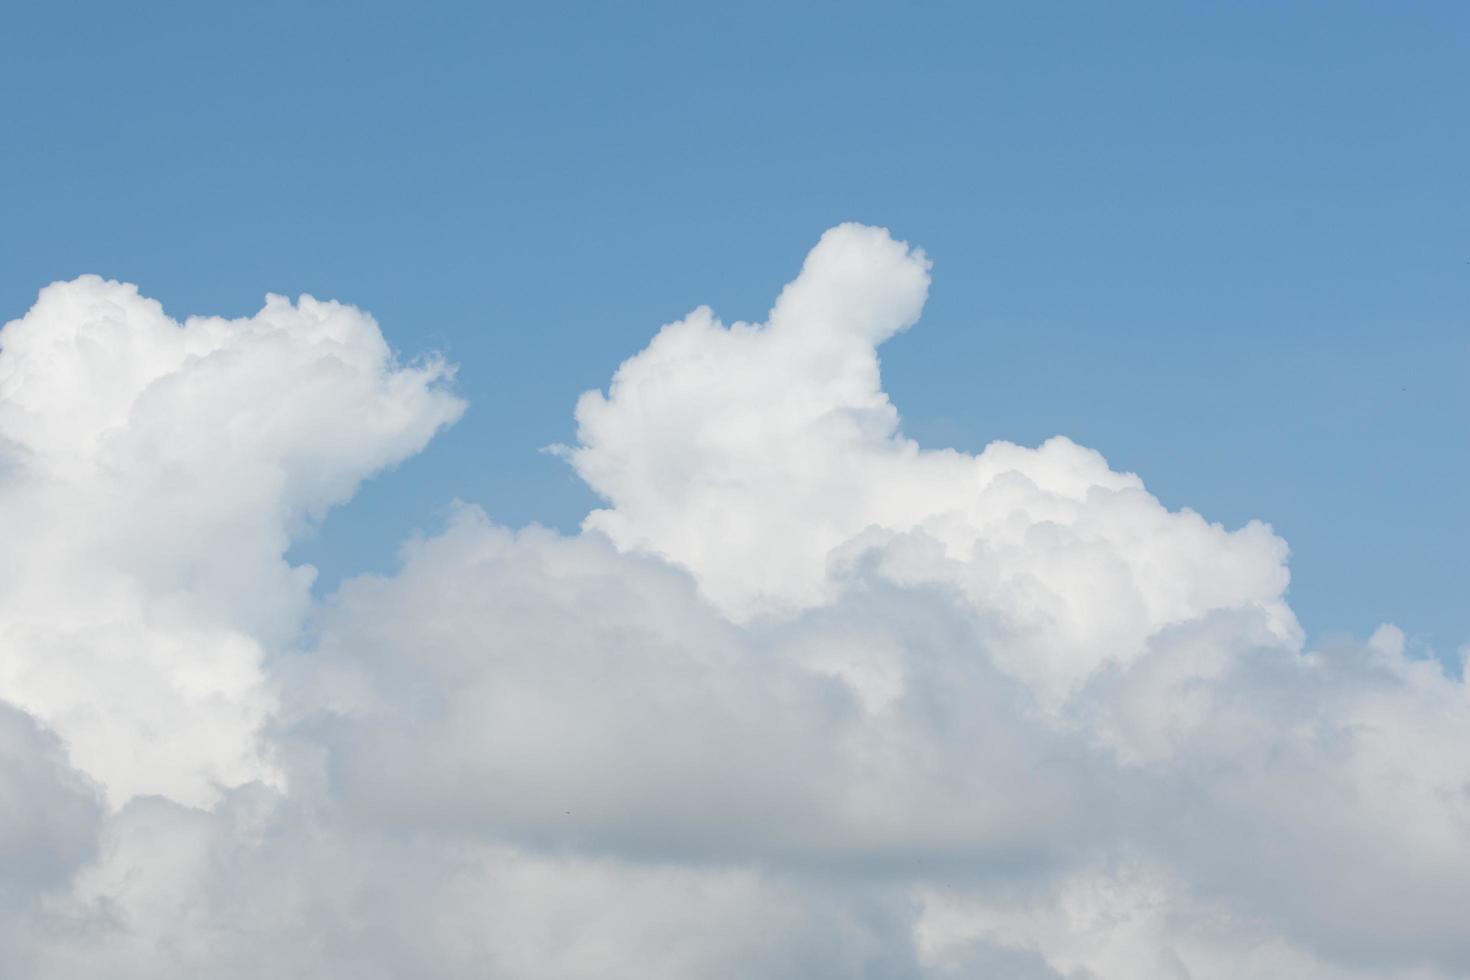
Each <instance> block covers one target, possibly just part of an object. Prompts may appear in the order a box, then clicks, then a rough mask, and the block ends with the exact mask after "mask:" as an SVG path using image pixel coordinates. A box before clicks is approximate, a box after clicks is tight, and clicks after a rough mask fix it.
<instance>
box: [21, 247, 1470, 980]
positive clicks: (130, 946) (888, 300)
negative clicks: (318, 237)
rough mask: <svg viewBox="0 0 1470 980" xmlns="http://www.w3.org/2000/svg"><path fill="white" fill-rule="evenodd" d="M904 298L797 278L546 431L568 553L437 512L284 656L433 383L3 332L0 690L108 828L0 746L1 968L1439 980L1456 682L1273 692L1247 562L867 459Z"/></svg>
mask: <svg viewBox="0 0 1470 980" xmlns="http://www.w3.org/2000/svg"><path fill="white" fill-rule="evenodd" d="M928 270H929V266H928V262H927V260H926V259H925V258H924V257H923V256H922V254H921V253H918V252H916V251H913V250H911V249H909V248H908V247H907V246H905V245H903V244H901V243H897V242H894V241H892V240H891V239H890V238H889V236H888V235H887V234H886V233H885V232H883V231H880V230H876V229H870V228H861V227H858V226H843V227H841V228H837V229H834V230H832V231H831V232H828V234H827V235H826V236H824V237H823V239H822V242H821V243H820V244H819V245H818V247H817V248H816V249H815V250H814V251H813V253H812V255H811V256H810V257H809V258H808V260H807V263H806V265H805V267H804V268H803V271H802V274H801V276H800V277H799V278H798V279H797V280H796V281H795V282H794V283H793V284H792V285H791V286H789V287H787V289H786V290H785V291H784V292H783V293H782V295H781V297H780V299H779V300H778V301H777V304H776V306H775V308H774V309H773V311H772V313H771V315H770V316H769V318H768V322H767V323H766V324H763V325H756V326H750V325H743V324H736V325H733V326H731V327H728V328H727V327H724V326H722V325H720V324H719V323H718V322H717V321H716V320H715V319H714V317H713V315H712V314H711V313H710V312H709V311H708V310H700V311H696V312H695V313H693V314H691V315H690V316H689V317H688V318H686V319H685V320H683V321H680V322H679V323H676V324H672V325H670V326H668V327H665V328H664V329H663V330H662V331H661V332H660V333H659V334H658V336H657V337H656V338H655V339H654V341H653V342H652V343H651V344H650V345H649V347H648V348H647V349H646V350H644V351H643V352H641V353H639V354H637V355H635V356H634V357H633V358H631V359H630V360H629V361H627V362H626V363H625V364H624V365H623V366H622V367H621V368H620V369H619V371H618V373H617V376H616V377H615V379H614V381H613V384H612V386H611V388H610V389H609V391H608V392H607V393H606V394H605V395H604V394H599V393H592V394H589V395H587V396H584V398H583V399H582V401H581V402H580V404H579V405H578V409H577V420H578V426H579V429H578V436H579V443H578V445H577V446H575V447H572V448H570V449H567V450H566V453H567V455H568V457H569V459H570V460H571V462H572V463H573V465H574V466H575V467H576V469H577V471H578V472H579V473H580V474H581V475H582V476H583V477H584V478H585V479H586V480H587V481H588V483H589V484H590V485H591V486H592V487H593V488H594V489H596V490H597V491H598V492H599V493H601V494H602V495H603V496H604V497H605V498H606V500H607V507H606V508H605V509H602V510H599V511H596V512H594V513H593V514H592V515H590V516H589V517H588V520H587V526H586V528H585V529H584V531H583V532H582V533H580V534H578V535H574V536H563V535H560V534H557V533H555V532H552V531H548V530H545V529H542V528H538V527H529V528H524V529H520V530H513V529H508V528H504V527H500V526H498V525H496V524H495V523H494V522H493V521H492V520H490V518H488V517H487V516H486V515H485V514H483V513H482V512H481V511H479V510H478V509H476V508H474V507H470V506H463V507H461V508H460V509H459V510H458V511H457V513H456V514H455V516H454V518H453V519H452V520H451V522H450V523H449V525H448V526H447V527H446V528H445V529H444V530H443V531H442V532H441V533H439V534H437V535H435V536H433V537H431V538H428V539H426V540H421V541H414V542H410V543H409V544H408V545H407V546H406V547H405V550H404V560H403V565H402V568H401V569H400V571H399V572H397V573H396V574H394V575H392V576H387V577H380V576H367V577H363V578H360V579H357V580H354V581H350V582H348V583H347V584H346V585H344V586H343V588H342V589H341V590H339V592H338V593H337V594H336V595H335V596H333V597H332V598H331V599H330V600H328V601H327V602H326V603H324V604H322V605H320V606H318V607H316V608H314V609H312V608H310V607H309V600H308V593H307V591H306V586H307V581H306V575H305V574H303V573H302V572H301V571H299V570H293V569H291V568H289V567H288V566H287V565H286V564H285V563H284V561H283V560H282V558H281V555H282V554H283V552H284V549H285V547H286V545H287V543H288V542H289V539H290V535H291V534H293V533H295V532H296V531H298V530H299V529H300V528H301V527H302V526H304V524H306V523H307V522H309V521H310V520H311V519H312V518H313V517H314V516H315V515H318V514H320V513H321V512H322V511H323V510H324V509H325V508H326V507H328V506H330V505H332V504H333V503H336V502H339V501H341V500H343V499H345V498H346V497H347V496H348V495H350V493H351V492H352V490H353V488H354V487H355V485H356V484H357V482H358V481H359V480H361V479H362V478H363V477H365V476H367V475H369V474H371V473H372V472H374V471H375V470H377V469H381V468H382V467H384V466H387V465H392V464H393V463H394V462H396V461H397V460H399V459H401V458H403V457H404V456H406V455H409V454H411V453H412V452H414V451H415V450H416V449H418V448H419V447H420V446H421V445H422V444H423V443H424V441H425V440H427V439H428V438H429V437H430V435H431V434H432V433H433V431H434V430H435V429H436V428H438V427H439V426H440V425H443V424H445V423H446V422H448V421H450V420H452V419H453V418H454V417H455V415H456V414H457V413H458V411H459V403H458V402H457V401H455V400H454V399H453V398H452V397H451V396H450V395H448V394H446V393H445V391H444V390H443V381H444V379H445V377H446V369H445V368H444V367H443V366H441V365H438V364H434V363H429V364H426V365H422V366H419V367H403V366H400V365H398V364H396V362H394V360H393V359H392V357H391V355H390V354H389V352H388V350H387V348H386V347H385V346H384V345H383V342H382V339H381V337H380V335H379V334H378V332H377V329H376V326H375V325H373V324H372V322H371V320H369V319H368V318H367V317H365V316H364V315H363V314H361V313H359V312H357V311H355V310H352V309H350V308H348V307H340V306H336V305H332V304H318V303H316V302H315V301H312V300H309V299H303V300H302V301H301V302H300V303H299V304H297V305H295V306H292V305H290V304H287V303H286V302H285V301H282V300H275V299H273V300H271V301H270V302H269V303H268V304H267V306H266V308H265V310H263V311H262V312H261V313H260V314H259V315H257V316H256V317H254V318H251V319H250V320H246V321H237V322H234V323H225V322H223V321H215V320H193V321H188V322H187V323H186V324H185V325H184V326H182V327H181V326H179V325H177V324H173V323H171V322H170V321H168V320H167V319H166V318H165V317H163V315H162V313H161V311H159V310H158V309H157V307H156V305H155V304H151V303H150V302H149V301H146V300H143V299H140V298H139V297H138V296H137V294H136V293H135V292H134V291H132V290H131V289H130V288H128V287H122V286H118V285H116V284H105V283H102V282H101V281H100V280H82V281H79V282H77V283H73V284H67V285H63V286H59V287H52V288H51V289H50V290H48V291H47V292H46V293H43V296H42V299H41V301H40V302H39V303H38V306H37V308H36V309H35V310H33V311H32V312H31V313H30V314H29V315H28V316H27V317H26V318H24V319H23V320H20V321H17V322H16V323H14V324H11V325H10V326H8V327H7V328H6V330H5V332H4V333H3V334H0V344H3V345H4V353H3V354H0V434H3V435H4V437H5V439H7V440H8V444H7V448H6V449H5V451H4V455H5V459H6V460H7V465H8V470H7V472H6V475H5V477H4V479H5V483H4V489H3V490H0V516H4V517H5V519H6V520H7V523H8V522H9V521H10V520H17V521H19V522H20V527H21V528H22V531H21V532H20V534H19V535H18V539H17V540H18V544H17V546H16V548H15V549H14V550H13V551H10V552H7V554H6V556H5V558H4V559H3V560H0V575H3V576H5V578H4V579H3V584H4V586H5V588H4V590H3V591H0V631H3V632H0V636H3V637H4V638H5V643H6V646H5V647H4V648H3V652H0V668H3V670H4V671H5V673H4V675H3V680H4V683H5V684H6V688H5V691H4V693H5V694H6V696H9V697H11V698H12V700H14V701H16V702H17V703H18V704H20V705H21V706H22V707H23V708H25V709H26V710H28V711H29V712H30V713H31V714H32V715H34V716H35V717H36V718H39V719H40V720H41V721H42V722H44V723H45V724H47V725H49V726H51V727H52V728H54V729H55V730H56V731H57V732H58V733H59V734H60V736H61V737H62V738H64V739H65V740H66V741H67V744H68V745H69V746H70V749H71V753H72V759H73V761H74V762H75V764H76V765H77V766H78V767H79V768H80V769H82V770H84V771H85V772H87V773H90V774H91V775H92V776H94V777H95V778H97V779H98V780H100V781H101V782H102V783H103V784H104V785H105V786H106V789H107V791H108V794H109V797H110V799H111V800H112V802H113V803H114V808H113V809H112V810H111V811H104V810H103V809H102V807H101V806H100V804H99V803H98V801H97V798H96V796H95V793H94V790H93V789H92V787H91V786H90V784H89V783H88V781H87V779H86V778H85V777H84V776H82V775H81V774H80V773H77V772H76V771H74V770H72V769H70V768H68V765H67V762H66V760H65V759H64V758H62V756H61V753H60V748H59V743H58V742H57V741H56V739H55V738H54V737H53V736H52V735H49V734H48V733H47V732H46V731H45V730H44V729H43V728H42V726H41V725H40V724H39V723H38V722H37V721H36V720H35V719H33V718H28V717H26V715H24V714H22V713H20V712H12V713H11V714H6V713H5V712H4V711H3V710H0V785H4V786H7V787H9V786H26V787H34V788H33V789H26V790H25V791H24V792H25V793H26V794H27V797H26V798H27V799H28V800H31V801H33V802H32V804H31V805H30V808H29V809H25V808H20V809H15V810H14V811H13V813H11V814H9V815H7V816H5V817H4V818H3V819H0V855H18V854H40V855H44V856H43V857H42V858H40V859H37V860H35V861H33V862H32V865H31V866H32V868H33V870H32V871H31V872H28V874H29V878H27V879H26V880H27V882H28V883H27V884H26V885H25V886H24V887H23V888H22V889H20V890H19V891H17V892H15V897H14V899H13V900H11V903H10V905H9V906H8V907H7V908H6V909H5V910H4V911H3V913H0V914H3V915H4V917H5V918H4V920H3V922H0V928H3V930H4V932H3V935H4V936H5V937H7V941H6V942H5V943H4V944H3V946H4V948H5V950H6V951H7V952H5V953H3V954H0V956H4V957H8V959H0V967H8V972H10V973H16V974H19V975H25V976H34V977H41V978H49V977H70V976H78V975H105V976H112V977H139V978H142V977H171V976H176V977H192V976H199V975H209V976H212V977H223V978H228V977H253V976H261V975H279V976H323V977H331V976H340V977H348V976H350V977H353V978H360V977H368V978H372V977H396V976H416V977H429V978H437V977H443V978H453V977H464V976H484V975H489V976H506V977H531V978H538V977H545V978H582V977H588V978H591V977H605V976H624V975H636V976H644V977H650V978H662V977H668V978H689V977H700V978H705V977H710V978H723V977H731V978H733V977H747V976H762V977H792V978H796V977H802V978H808V977H854V976H882V977H885V978H886V977H934V978H939V977H964V976H1006V977H1018V978H1025V977H1037V978H1056V977H1095V978H1102V980H1111V978H1130V980H1131V978H1136V977H1155V976H1157V977H1190V978H1239V977H1279V976H1293V977H1306V978H1322V980H1327V978H1332V980H1346V978H1368V977H1378V976H1384V975H1392V976H1403V977H1419V978H1426V980H1428V978H1447V977H1463V976H1470V941H1467V940H1466V938H1465V936H1466V931H1465V930H1464V928H1463V923H1462V922H1461V921H1460V919H1461V917H1462V910H1463V908H1464V907H1465V905H1466V901H1467V899H1470V884H1467V883H1470V833H1467V830H1470V793H1467V788H1470V759H1467V758H1466V757H1465V755H1464V753H1463V752H1462V751H1461V747H1462V746H1464V745H1465V744H1467V739H1470V698H1467V691H1466V687H1465V685H1464V684H1463V683H1461V682H1460V680H1459V679H1458V678H1450V677H1447V676H1446V675H1445V674H1444V673H1443V671H1442V670H1441V669H1440V667H1439V666H1438V665H1437V664H1434V663H1428V662H1420V661H1415V660H1413V659H1411V658H1410V657H1409V656H1407V655H1406V653H1405V651H1404V644H1403V637H1402V633H1401V632H1399V631H1398V630H1396V629H1395V628H1393V627H1391V626H1385V627H1383V628H1381V629H1380V630H1379V631H1378V632H1377V633H1375V634H1374V636H1373V638H1372V639H1371V640H1369V641H1367V642H1365V643H1361V644H1342V645H1339V646H1334V647H1327V648H1322V649H1316V650H1304V649H1303V644H1302V640H1301V634H1300V630H1299V629H1298V628H1297V626H1296V623H1295V620H1294V618H1293V616H1292V614H1291V611H1290V609H1289V607H1288V606H1287V604H1286V601H1285V598H1284V596H1285V590H1286V586H1287V572H1286V567H1285V558H1286V548H1285V545H1284V544H1283V543H1282V542H1281V540H1280V539H1279V538H1277V537H1276V536H1275V535H1274V534H1272V533H1271V531H1270V529H1269V528H1267V527H1266V526H1264V525H1262V524H1258V523H1252V524H1250V525H1247V526H1246V527H1244V528H1241V529H1239V530H1234V531H1230V530H1226V529H1224V528H1221V527H1219V526H1217V525H1212V524H1209V523H1208V522H1207V521H1205V520H1204V519H1203V518H1201V517H1199V516H1198V515H1195V514H1193V513H1191V512H1188V511H1184V512H1170V511H1168V510H1167V509H1166V508H1164V507H1163V506H1162V505H1160V504H1159V502H1158V501H1157V500H1155V499H1154V498H1153V497H1152V496H1151V495H1149V494H1148V493H1147V491H1146V490H1145V489H1144V487H1143V484H1142V482H1141V481H1140V480H1139V479H1138V478H1137V477H1136V476H1134V475H1132V474H1126V473H1116V472H1114V471H1112V470H1111V469H1110V468H1109V467H1108V465H1107V463H1106V461H1105V460H1104V459H1103V457H1102V456H1100V455H1098V454H1097V453H1095V452H1093V451H1091V450H1088V449H1084V448H1082V447H1080V446H1077V445H1075V444H1074V443H1071V442H1069V441H1067V440H1065V439H1060V438H1059V439H1054V440H1051V441H1049V442H1047V443H1046V444H1044V445H1042V446H1041V447H1039V448H1036V449H1027V448H1022V447H1019V446H1014V445H1010V444H1006V443H997V444H995V445H992V446H990V447H989V448H987V449H986V450H985V451H984V452H983V453H981V454H979V455H975V456H971V455H966V454H962V453H957V452H952V451H942V452H933V451H927V450H923V449H921V448H919V447H918V446H917V445H915V444H914V443H913V442H912V441H910V440H907V439H906V438H904V437H903V436H902V434H901V430H900V427H899V421H898V416H897V413H896V411H895V409H894V407H893V406H892V405H891V404H890V403H889V401H888V399H887V397H886V395H885V394H884V393H883V390H882V388H881V385H880V379H879V374H878V360H877V353H876V346H877V345H878V344H879V343H881V342H882V341H883V340H884V339H886V338H887V337H889V336H891V335H892V334H893V333H895V332H896V331H898V330H901V329H904V328H906V327H907V326H909V325H911V324H912V323H913V322H914V321H915V320H916V319H917V317H918V314H919V311H920V308H921V307H922V304H923V300H924V296H925V293H926V290H927V286H928ZM304 617H309V620H310V630H309V631H307V635H309V636H310V637H311V639H310V641H309V642H304V643H303V642H302V641H301V640H299V638H298V637H299V630H300V627H301V625H302V622H303V618H304ZM12 690H13V691H14V692H15V693H13V694H12V693H11V691H12ZM7 733H9V734H7ZM7 739H9V741H6V740H7ZM7 746H15V748H14V749H10V748H7ZM7 753H8V754H7ZM17 760H18V761H17ZM7 767H8V768H7ZM143 791H160V792H162V793H164V794H165V796H166V797H168V798H163V797H137V798H132V799H131V801H130V802H128V800H129V798H130V797H133V796H134V794H136V793H138V792H143ZM20 792H21V791H20V790H17V791H16V793H20ZM12 795H15V794H12ZM53 811H54V812H55V813H57V814H58V815H61V814H70V816H69V817H67V819H66V820H61V821H59V822H57V823H55V825H54V827H53V825H52V824H50V823H48V822H46V821H43V820H41V819H40V817H39V816H38V815H40V814H50V813H52V812H53ZM7 820H9V822H8V823H7V822H6V821H7ZM43 828H50V829H43ZM55 828H59V829H55ZM47 835H50V836H47ZM14 842H19V843H14ZM6 848H9V850H6ZM6 860H8V861H15V860H19V859H18V858H16V857H6Z"/></svg>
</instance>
